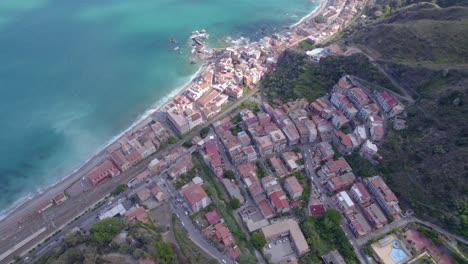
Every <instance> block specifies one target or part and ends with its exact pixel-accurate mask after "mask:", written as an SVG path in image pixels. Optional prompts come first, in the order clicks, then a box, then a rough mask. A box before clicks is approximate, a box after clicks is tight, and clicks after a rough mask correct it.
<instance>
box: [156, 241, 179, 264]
mask: <svg viewBox="0 0 468 264" xmlns="http://www.w3.org/2000/svg"><path fill="white" fill-rule="evenodd" d="M152 247H153V249H154V251H153V259H154V260H156V261H159V263H172V262H173V261H174V250H173V249H172V245H171V243H167V242H164V241H163V240H162V239H161V238H160V239H158V240H157V241H156V242H154V243H153V245H152Z"/></svg>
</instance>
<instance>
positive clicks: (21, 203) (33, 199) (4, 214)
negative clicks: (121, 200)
mask: <svg viewBox="0 0 468 264" xmlns="http://www.w3.org/2000/svg"><path fill="white" fill-rule="evenodd" d="M328 3H329V1H328V0H321V1H320V5H319V6H318V7H316V8H314V10H312V11H311V12H310V13H308V14H307V15H306V16H304V17H302V18H301V19H300V20H299V21H298V22H297V23H295V24H293V25H292V26H290V28H293V27H297V26H299V25H301V24H302V23H304V22H306V21H308V20H309V19H311V18H313V17H315V16H316V15H318V14H319V13H321V12H322V11H323V10H324V8H326V6H327V4H328ZM253 43H254V42H253ZM207 65H208V63H207V62H203V63H202V65H200V67H199V68H198V70H197V71H196V72H195V73H194V74H193V75H192V76H191V77H190V79H189V80H188V81H187V82H186V83H185V84H183V85H181V86H179V88H177V89H174V90H173V91H171V93H169V94H168V95H166V96H164V97H163V98H161V99H159V100H157V101H156V102H155V103H154V104H153V105H152V106H151V107H150V108H149V109H147V110H145V111H144V112H143V113H141V114H140V115H139V116H138V117H137V118H136V119H135V121H134V122H133V123H132V124H131V125H130V126H129V127H128V128H126V129H125V130H124V131H123V132H121V133H119V134H118V135H116V136H114V137H112V138H111V139H110V140H109V141H108V142H106V143H105V144H103V145H102V146H100V147H99V148H98V149H97V151H96V152H95V154H93V155H92V156H91V157H90V158H89V159H87V160H86V161H85V162H83V163H82V164H80V165H79V166H77V167H76V169H74V170H72V172H71V173H70V174H68V175H66V176H64V177H62V178H60V179H58V181H57V182H55V183H54V184H52V185H50V186H48V187H44V189H43V190H38V192H36V193H30V194H28V195H26V196H24V197H23V198H20V199H19V200H17V202H15V203H14V204H13V205H11V206H10V207H8V208H6V209H4V210H2V211H0V221H2V225H3V224H5V225H8V222H10V223H11V222H12V221H13V222H16V221H19V220H22V218H23V217H25V216H27V215H29V214H31V213H33V212H35V208H37V207H38V206H39V205H40V204H41V203H42V202H43V201H44V199H46V198H47V199H49V198H51V197H53V196H55V195H56V194H57V193H59V192H62V191H64V190H66V189H67V188H68V187H69V186H71V185H72V184H74V183H77V182H78V181H80V179H81V178H82V177H84V176H85V175H86V174H87V173H88V172H89V171H90V170H91V169H93V168H94V167H95V166H96V165H97V164H99V163H100V162H101V161H102V159H103V158H104V157H105V156H106V155H107V153H106V151H105V149H106V148H107V147H108V146H109V145H111V144H112V143H114V142H115V141H116V140H118V139H119V138H121V137H122V136H123V135H124V134H125V133H127V132H129V131H131V130H132V129H133V128H135V127H137V126H138V125H140V124H142V123H143V122H144V121H145V120H147V119H148V118H149V117H150V116H151V115H153V114H154V113H156V112H158V111H160V110H161V109H162V108H163V107H164V106H165V105H166V104H167V103H168V102H170V101H171V99H172V98H173V97H174V96H176V95H177V94H180V93H181V92H183V91H185V90H186V89H187V88H188V86H189V85H190V84H191V83H192V81H193V80H194V79H195V78H197V77H198V76H199V75H200V73H202V72H203V71H204V69H206V67H207ZM49 235H50V234H48V235H47V236H49ZM0 261H1V259H0Z"/></svg>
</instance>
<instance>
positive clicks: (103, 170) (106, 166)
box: [86, 159, 120, 185]
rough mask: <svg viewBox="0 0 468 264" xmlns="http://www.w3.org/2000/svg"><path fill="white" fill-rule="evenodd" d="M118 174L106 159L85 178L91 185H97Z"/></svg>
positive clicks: (111, 163) (118, 171) (115, 168)
mask: <svg viewBox="0 0 468 264" xmlns="http://www.w3.org/2000/svg"><path fill="white" fill-rule="evenodd" d="M119 174H120V170H119V169H118V168H117V167H116V166H115V165H114V163H113V162H112V161H111V160H110V159H106V160H105V161H104V162H102V163H101V164H99V165H97V166H96V167H94V169H93V170H91V172H90V173H88V176H86V178H87V179H88V180H89V181H90V182H91V183H92V184H93V185H97V184H99V183H100V182H102V181H103V180H105V179H106V178H109V177H114V176H117V175H119Z"/></svg>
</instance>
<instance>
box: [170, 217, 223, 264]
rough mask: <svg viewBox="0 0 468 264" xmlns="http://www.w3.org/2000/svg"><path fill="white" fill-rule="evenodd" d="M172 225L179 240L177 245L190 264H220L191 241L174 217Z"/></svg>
mask: <svg viewBox="0 0 468 264" xmlns="http://www.w3.org/2000/svg"><path fill="white" fill-rule="evenodd" d="M172 225H173V227H174V235H175V238H176V240H177V244H178V245H179V247H180V249H181V250H182V253H183V254H184V257H185V258H186V260H187V261H188V262H189V263H194V264H195V263H213V264H214V263H218V262H217V260H216V259H214V258H212V257H211V256H209V255H208V254H206V253H205V252H204V251H203V250H202V249H201V248H200V247H198V246H197V245H196V244H195V243H193V242H192V240H190V238H189V237H188V235H187V232H186V231H185V230H184V228H183V227H182V225H181V224H180V222H179V221H178V220H177V219H176V218H175V217H174V216H173V217H172Z"/></svg>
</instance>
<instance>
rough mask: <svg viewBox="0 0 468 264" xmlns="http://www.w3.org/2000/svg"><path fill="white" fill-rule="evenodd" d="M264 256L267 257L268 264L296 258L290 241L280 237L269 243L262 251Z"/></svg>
mask: <svg viewBox="0 0 468 264" xmlns="http://www.w3.org/2000/svg"><path fill="white" fill-rule="evenodd" d="M263 251H264V254H265V256H269V262H270V263H279V262H281V261H282V260H287V259H291V258H295V257H296V253H295V252H294V250H293V248H292V245H291V241H290V239H289V238H288V237H282V238H281V239H278V240H276V241H271V242H270V243H267V245H266V246H265V247H264V249H263Z"/></svg>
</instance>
